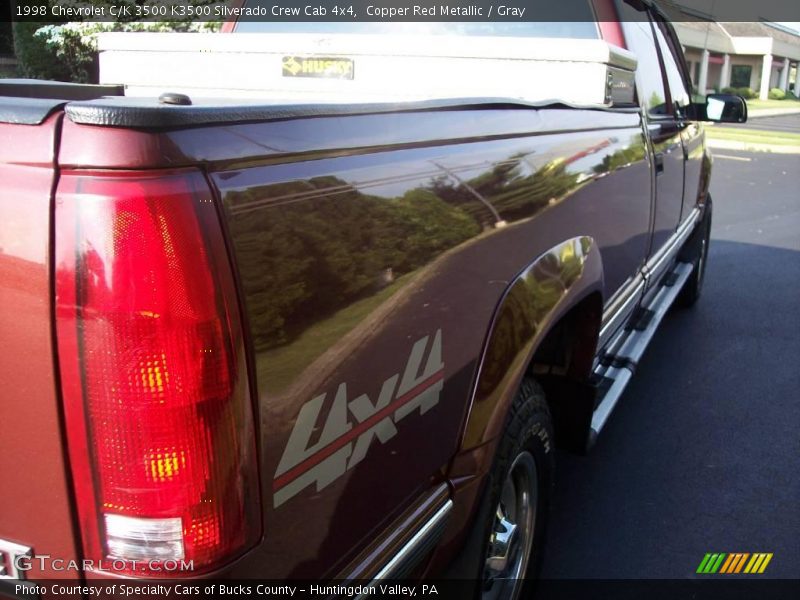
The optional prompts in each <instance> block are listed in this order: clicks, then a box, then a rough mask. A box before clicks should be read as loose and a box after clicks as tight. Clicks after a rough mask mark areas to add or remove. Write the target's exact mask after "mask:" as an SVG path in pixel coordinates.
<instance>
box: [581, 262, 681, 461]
mask: <svg viewBox="0 0 800 600" xmlns="http://www.w3.org/2000/svg"><path fill="white" fill-rule="evenodd" d="M693 268H694V265H692V264H691V263H682V262H679V263H677V264H676V265H675V267H674V268H673V269H672V272H670V273H669V274H667V275H666V276H665V277H664V279H663V281H662V282H661V288H660V289H659V290H658V292H657V293H656V294H655V296H654V297H653V299H652V300H651V302H650V303H649V304H648V305H647V306H643V307H642V308H641V309H640V310H639V311H637V313H636V314H635V315H634V318H633V319H632V321H631V324H630V325H629V326H627V327H624V328H623V329H622V330H620V332H619V333H617V334H616V336H615V337H614V338H613V339H612V340H611V342H610V343H609V344H608V349H607V350H606V352H604V353H603V354H602V355H601V356H600V357H599V360H598V364H597V367H596V368H595V370H594V379H595V381H596V382H597V391H598V394H597V395H598V400H597V405H596V407H595V409H594V414H593V415H592V426H591V430H590V431H589V440H588V447H589V448H591V447H592V446H593V445H594V442H595V440H596V439H597V436H598V434H599V433H600V431H602V429H603V426H604V425H605V424H606V422H607V421H608V417H609V416H611V412H612V411H613V410H614V407H616V405H617V402H618V401H619V398H620V396H622V392H624V391H625V387H626V386H627V385H628V382H629V381H630V379H631V376H632V375H633V373H634V371H635V370H636V365H637V363H638V361H639V359H641V357H642V355H643V354H644V351H645V349H646V348H647V345H648V344H649V343H650V340H651V339H653V334H655V332H656V329H658V325H659V324H660V323H661V320H662V319H663V318H664V316H665V315H666V314H667V311H668V310H669V307H670V306H672V303H673V302H674V301H675V298H677V296H678V294H679V293H680V291H681V289H683V284H684V283H686V280H687V279H689V276H690V275H691V274H692V269H693Z"/></svg>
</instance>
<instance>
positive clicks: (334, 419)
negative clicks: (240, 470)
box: [272, 329, 444, 507]
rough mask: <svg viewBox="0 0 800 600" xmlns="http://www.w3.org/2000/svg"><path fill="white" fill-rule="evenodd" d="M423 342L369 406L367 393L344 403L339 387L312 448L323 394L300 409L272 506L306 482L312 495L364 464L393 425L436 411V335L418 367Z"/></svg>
mask: <svg viewBox="0 0 800 600" xmlns="http://www.w3.org/2000/svg"><path fill="white" fill-rule="evenodd" d="M429 337H430V336H425V337H424V338H422V339H420V340H417V342H416V343H415V344H414V347H413V348H412V349H411V353H410V354H409V356H408V360H407V361H406V365H405V369H404V370H403V372H402V376H401V374H400V373H397V374H395V375H392V376H391V377H389V378H388V379H387V380H386V381H384V382H383V385H382V386H381V389H380V392H379V393H378V399H377V401H376V402H375V403H373V402H372V401H371V400H370V398H369V396H367V394H362V395H360V396H358V397H357V398H355V399H353V400H351V401H349V402H348V400H347V384H346V383H342V384H340V385H339V387H338V389H337V390H336V395H335V397H334V400H333V404H332V405H331V408H330V411H329V412H328V416H327V418H326V420H325V424H324V425H323V428H322V434H321V435H320V437H319V440H318V441H317V443H315V444H310V442H311V436H312V433H313V432H314V429H315V426H316V424H317V421H318V419H319V416H320V412H321V411H322V406H323V404H324V402H325V397H326V396H327V393H325V394H321V395H319V396H316V397H314V398H312V399H311V400H309V401H308V402H306V403H305V404H304V405H303V407H302V408H301V409H300V413H299V414H298V415H297V421H296V422H295V424H294V429H292V433H291V435H290V436H289V441H288V442H287V444H286V448H285V450H284V451H283V456H282V457H281V461H280V463H279V464H278V469H277V471H276V472H275V478H274V480H273V482H272V490H273V493H274V495H273V503H274V506H275V507H278V506H280V505H281V504H283V503H284V502H286V501H287V500H289V499H290V498H292V497H293V496H295V495H296V494H298V493H299V492H300V491H301V490H303V489H304V488H306V487H308V486H309V485H311V484H312V483H316V485H317V491H319V490H321V489H323V488H324V487H325V486H327V485H329V484H330V483H331V482H333V481H334V480H336V479H338V478H339V477H341V476H342V475H344V473H345V471H347V470H348V469H352V468H353V467H354V466H355V465H357V464H358V463H359V462H361V461H362V460H364V458H365V457H366V455H367V451H368V450H369V448H370V445H371V444H372V439H373V438H374V437H377V438H378V440H380V442H381V443H382V444H385V443H386V442H388V441H389V440H390V439H392V438H393V437H394V436H395V435H397V423H398V422H399V421H401V420H402V419H404V418H405V417H407V416H408V415H409V414H411V413H412V412H413V411H414V410H416V409H419V413H420V414H421V415H424V414H425V413H426V412H428V411H429V410H430V409H431V408H433V407H434V406H436V404H437V403H438V402H439V394H440V392H441V391H442V386H443V383H444V382H443V380H444V363H443V362H442V330H441V329H439V330H437V331H436V333H435V334H434V336H433V341H432V342H431V343H430V350H429V351H428V353H427V360H426V361H425V364H424V367H423V366H422V365H423V358H424V357H425V351H426V349H428V346H429V344H428V340H429ZM420 371H421V372H420ZM398 381H399V385H398ZM351 416H352V418H353V419H354V420H355V423H353V422H351V420H350V417H351Z"/></svg>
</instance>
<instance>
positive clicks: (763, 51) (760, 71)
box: [674, 21, 800, 100]
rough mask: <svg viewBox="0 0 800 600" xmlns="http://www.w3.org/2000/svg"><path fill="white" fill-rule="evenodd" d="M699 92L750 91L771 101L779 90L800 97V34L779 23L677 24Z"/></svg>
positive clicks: (709, 22) (710, 22)
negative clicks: (775, 89)
mask: <svg viewBox="0 0 800 600" xmlns="http://www.w3.org/2000/svg"><path fill="white" fill-rule="evenodd" d="M674 25H675V31H676V33H677V34H678V38H679V39H680V42H681V44H682V45H683V48H684V52H685V56H686V62H687V63H688V64H689V73H690V75H691V77H692V83H694V85H695V89H696V90H697V93H698V94H706V93H710V92H714V91H721V90H722V89H724V88H728V87H732V88H750V89H752V90H753V91H754V92H755V93H756V94H757V96H758V97H759V98H760V99H762V100H766V99H767V96H768V94H769V90H771V89H773V88H779V89H781V90H783V91H785V92H789V91H793V93H794V95H795V96H800V89H798V88H799V87H800V86H799V85H798V64H800V34H799V33H797V32H795V31H793V30H791V29H789V28H787V27H783V26H781V25H777V24H774V23H766V22H763V23H754V22H751V23H729V22H720V23H717V22H714V21H683V22H676V23H675V24H674Z"/></svg>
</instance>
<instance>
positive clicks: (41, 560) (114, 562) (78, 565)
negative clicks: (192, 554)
mask: <svg viewBox="0 0 800 600" xmlns="http://www.w3.org/2000/svg"><path fill="white" fill-rule="evenodd" d="M14 567H15V568H16V569H17V571H19V572H21V573H24V572H26V571H30V570H31V569H38V570H41V571H56V572H68V571H76V572H77V571H83V572H85V571H104V572H109V573H136V572H139V571H149V572H155V573H185V572H190V571H193V570H194V560H149V561H144V560H138V561H137V560H122V559H113V558H109V559H106V560H88V559H86V560H67V559H63V558H53V557H52V556H50V555H49V554H38V555H36V556H15V557H14Z"/></svg>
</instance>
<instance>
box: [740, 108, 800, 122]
mask: <svg viewBox="0 0 800 600" xmlns="http://www.w3.org/2000/svg"><path fill="white" fill-rule="evenodd" d="M796 114H800V108H755V109H753V110H749V109H748V111H747V120H748V121H749V120H750V119H759V118H761V117H782V116H783V115H796Z"/></svg>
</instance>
